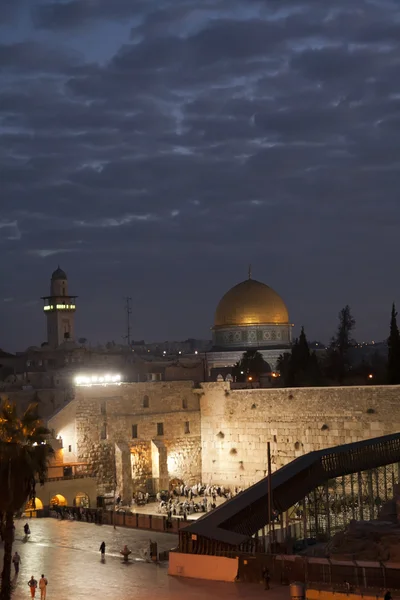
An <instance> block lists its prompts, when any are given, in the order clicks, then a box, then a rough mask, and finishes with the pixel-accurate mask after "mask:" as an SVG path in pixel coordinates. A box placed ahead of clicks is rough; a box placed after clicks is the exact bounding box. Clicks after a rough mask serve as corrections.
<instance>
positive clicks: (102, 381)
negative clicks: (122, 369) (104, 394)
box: [74, 373, 121, 387]
mask: <svg viewBox="0 0 400 600" xmlns="http://www.w3.org/2000/svg"><path fill="white" fill-rule="evenodd" d="M74 382H75V385H79V386H87V387H91V386H92V385H110V384H114V385H119V384H120V383H121V375H119V374H115V373H107V374H105V375H77V376H76V377H75V379H74Z"/></svg>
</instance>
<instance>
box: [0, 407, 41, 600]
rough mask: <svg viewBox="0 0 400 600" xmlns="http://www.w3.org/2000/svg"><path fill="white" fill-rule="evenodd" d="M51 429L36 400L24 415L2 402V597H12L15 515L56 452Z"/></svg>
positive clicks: (32, 493)
mask: <svg viewBox="0 0 400 600" xmlns="http://www.w3.org/2000/svg"><path fill="white" fill-rule="evenodd" d="M48 434H49V430H48V429H46V428H45V427H44V426H43V423H42V422H41V420H40V419H39V415H38V409H37V404H31V405H30V406H29V407H28V408H27V410H26V411H25V413H24V414H23V415H22V417H19V416H18V413H17V408H16V405H15V404H11V403H10V402H9V401H8V399H4V400H3V401H2V402H1V404H0V526H1V527H3V531H4V560H3V570H2V573H1V589H0V600H10V599H11V594H12V586H11V562H12V545H13V540H14V515H15V513H17V512H19V511H21V510H22V509H23V507H24V506H25V504H26V502H27V501H28V500H32V501H33V502H34V500H35V496H36V493H35V492H36V482H37V481H38V482H39V483H41V484H42V485H43V483H44V481H45V478H46V475H47V465H48V460H49V458H50V456H51V455H52V454H53V449H52V447H51V446H50V445H49V444H47V443H46V436H47V435H48Z"/></svg>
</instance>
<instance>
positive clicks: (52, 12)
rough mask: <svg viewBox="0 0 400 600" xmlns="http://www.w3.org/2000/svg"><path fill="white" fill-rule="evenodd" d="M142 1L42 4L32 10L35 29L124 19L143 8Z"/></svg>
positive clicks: (78, 25)
mask: <svg viewBox="0 0 400 600" xmlns="http://www.w3.org/2000/svg"><path fill="white" fill-rule="evenodd" d="M145 5H146V3H145V2H143V0H113V1H112V2H109V1H108V0H87V1H86V2H81V1H80V0H72V1H71V2H43V3H40V4H38V5H36V6H34V7H33V8H32V17H33V21H34V24H35V25H36V26H37V27H40V28H43V29H50V30H65V29H75V28H81V27H87V26H90V25H91V24H92V22H93V21H97V20H101V19H112V18H114V19H117V20H119V19H124V18H127V17H132V16H135V15H137V14H139V13H140V11H142V10H143V9H144V8H145Z"/></svg>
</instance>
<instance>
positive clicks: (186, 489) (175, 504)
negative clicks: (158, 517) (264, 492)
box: [115, 482, 242, 520]
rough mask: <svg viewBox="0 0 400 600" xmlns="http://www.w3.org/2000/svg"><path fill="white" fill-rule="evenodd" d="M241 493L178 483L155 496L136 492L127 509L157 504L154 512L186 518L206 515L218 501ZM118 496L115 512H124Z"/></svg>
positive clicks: (236, 489)
mask: <svg viewBox="0 0 400 600" xmlns="http://www.w3.org/2000/svg"><path fill="white" fill-rule="evenodd" d="M241 491H242V488H238V487H235V488H234V490H233V491H231V490H230V489H229V488H226V487H224V486H216V485H205V484H203V483H200V482H199V483H196V484H194V485H188V484H185V483H183V482H182V483H180V484H177V485H174V486H173V487H172V488H171V489H170V490H162V491H160V492H157V494H156V495H155V496H150V494H149V493H148V492H143V491H137V492H136V493H134V494H133V497H132V501H131V503H130V507H129V508H131V509H132V508H134V507H135V506H138V507H139V506H145V505H147V504H151V503H153V502H156V503H157V505H158V506H157V507H156V511H157V512H158V513H162V514H165V515H167V516H168V519H169V520H170V519H171V518H172V517H183V518H184V519H186V518H187V516H188V515H192V514H196V513H206V512H208V511H210V510H213V509H214V508H216V507H217V504H218V503H220V502H219V501H218V499H219V500H220V501H225V500H230V499H231V498H232V497H233V496H236V495H237V494H239V493H240V492H241ZM122 504H123V503H122V498H121V495H120V494H117V495H116V497H115V508H116V510H117V511H118V510H126V508H128V507H126V506H123V505H122Z"/></svg>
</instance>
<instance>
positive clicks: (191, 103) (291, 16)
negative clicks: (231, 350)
mask: <svg viewBox="0 0 400 600" xmlns="http://www.w3.org/2000/svg"><path fill="white" fill-rule="evenodd" d="M0 6H1V14H0V22H1V25H0V180H1V187H0V251H1V261H0V265H1V266H0V275H1V278H0V300H1V304H0V307H1V313H0V314H1V327H0V347H2V348H3V349H5V350H10V351H13V350H23V349H24V348H26V347H27V346H28V345H33V344H37V345H38V344H40V342H42V341H43V340H44V339H45V322H44V316H43V313H42V301H41V300H40V296H42V295H45V294H47V293H48V288H49V280H50V275H51V272H52V271H53V270H54V269H55V268H56V267H57V265H58V264H60V266H61V267H62V268H63V269H65V270H66V272H67V274H68V277H69V282H70V292H71V293H74V294H77V295H79V299H78V313H77V333H78V336H82V337H86V338H88V339H89V340H91V342H93V343H96V342H97V341H101V342H104V341H107V340H115V341H116V342H122V335H123V334H124V312H123V302H124V300H123V299H124V296H127V295H129V296H132V299H133V313H134V314H133V319H132V321H133V337H134V338H135V339H140V338H145V339H146V340H148V341H156V340H158V341H160V340H165V339H169V340H174V339H185V338H187V337H199V338H207V337H209V336H210V331H209V328H210V327H211V326H212V323H213V314H214V310H215V306H216V304H217V302H218V300H219V298H220V297H221V296H222V294H223V293H224V292H225V291H227V290H228V289H229V288H230V287H232V286H233V285H235V284H236V283H238V282H240V281H242V280H243V279H245V278H246V276H247V268H248V264H249V263H252V265H253V276H254V278H255V279H258V280H260V281H263V282H265V283H267V284H269V285H271V286H272V287H273V288H274V289H275V290H276V291H277V292H278V293H280V294H281V295H282V297H283V299H284V300H285V302H286V303H287V305H288V308H289V313H290V317H291V320H292V321H293V322H294V323H295V325H296V328H295V333H296V332H298V331H299V327H300V326H301V325H302V324H304V326H305V327H306V332H307V333H308V336H309V338H311V339H313V338H314V339H315V338H316V339H322V340H324V341H328V340H329V338H330V336H331V334H332V333H333V330H334V328H335V327H336V322H337V313H338V311H339V310H340V308H342V307H343V306H344V305H345V304H347V303H348V304H350V305H351V307H352V309H353V313H354V316H355V318H356V320H357V329H356V331H355V336H356V337H357V338H358V339H359V340H360V341H363V340H368V339H369V340H371V339H375V340H376V339H382V338H384V337H386V336H387V334H388V324H389V318H390V309H391V303H392V302H393V301H396V300H398V301H399V303H400V277H399V256H400V252H399V251H400V241H399V235H398V232H399V220H400V169H399V165H400V133H399V132H400V3H399V2H398V0H393V1H386V0H377V1H376V2H374V1H372V0H371V1H367V0H304V1H302V0H264V1H262V2H258V1H253V0H240V1H236V0H220V1H218V0H158V1H156V0H143V1H142V0H73V1H71V2H68V1H67V2H58V1H57V2H40V1H38V0H1V2H0Z"/></svg>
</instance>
